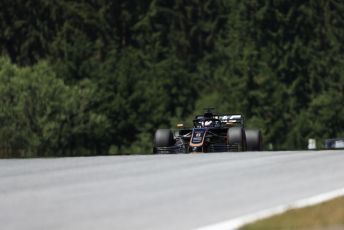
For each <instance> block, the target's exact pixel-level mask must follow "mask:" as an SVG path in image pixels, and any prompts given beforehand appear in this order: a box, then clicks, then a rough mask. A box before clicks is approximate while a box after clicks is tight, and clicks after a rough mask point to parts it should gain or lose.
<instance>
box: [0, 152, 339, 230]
mask: <svg viewBox="0 0 344 230" xmlns="http://www.w3.org/2000/svg"><path fill="white" fill-rule="evenodd" d="M341 188H344V151H343V150H337V151H303V152H260V153H257V152H247V153H216V154H214V153H209V154H179V155H147V156H144V155H141V156H113V157H81V158H79V157H75V158H57V159H14V160H0V226H1V229H2V230H11V229H16V230H22V229H25V230H47V229H49V230H57V229H70V230H76V229H80V230H81V229H82V230H88V229H90V230H91V229H92V230H93V229H97V230H103V229H111V230H125V229H147V230H154V229H173V230H174V229H196V228H201V227H204V226H208V225H212V224H216V223H218V222H222V221H226V220H230V219H232V218H236V217H240V216H242V215H246V214H250V213H254V212H257V211H260V210H263V209H267V208H273V207H275V206H278V205H281V204H288V203H290V202H293V201H296V200H299V199H303V198H307V197H310V196H314V195H317V194H321V193H326V192H329V191H333V190H336V189H341Z"/></svg>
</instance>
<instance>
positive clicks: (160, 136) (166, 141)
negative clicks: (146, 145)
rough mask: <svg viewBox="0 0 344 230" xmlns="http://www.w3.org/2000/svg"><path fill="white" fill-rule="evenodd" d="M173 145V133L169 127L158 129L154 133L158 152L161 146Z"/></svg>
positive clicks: (155, 146) (155, 148)
mask: <svg viewBox="0 0 344 230" xmlns="http://www.w3.org/2000/svg"><path fill="white" fill-rule="evenodd" d="M172 145H173V134H172V132H171V130H169V129H158V130H157V131H156V132H155V135H154V149H153V152H154V153H156V152H157V148H159V147H170V146H172Z"/></svg>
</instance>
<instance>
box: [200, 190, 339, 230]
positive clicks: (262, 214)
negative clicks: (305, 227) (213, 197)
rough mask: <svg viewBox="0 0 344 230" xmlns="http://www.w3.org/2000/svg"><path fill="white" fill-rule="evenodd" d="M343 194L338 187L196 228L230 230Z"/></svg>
mask: <svg viewBox="0 0 344 230" xmlns="http://www.w3.org/2000/svg"><path fill="white" fill-rule="evenodd" d="M343 195H344V188H342V189H338V190H335V191H332V192H327V193H323V194H320V195H316V196H313V197H309V198H305V199H302V200H298V201H296V202H292V203H289V204H286V205H280V206H278V207H275V208H270V209H266V210H263V211H259V212H256V213H252V214H248V215H244V216H241V217H238V218H234V219H231V220H228V221H223V222H219V223H217V224H213V225H209V226H205V227H201V228H198V229H197V230H232V229H238V228H240V227H242V226H243V225H245V224H248V223H252V222H254V221H257V220H260V219H264V218H267V217H270V216H273V215H278V214H281V213H283V212H285V211H287V210H289V209H293V208H303V207H307V206H311V205H315V204H319V203H322V202H324V201H327V200H331V199H334V198H336V197H339V196H343Z"/></svg>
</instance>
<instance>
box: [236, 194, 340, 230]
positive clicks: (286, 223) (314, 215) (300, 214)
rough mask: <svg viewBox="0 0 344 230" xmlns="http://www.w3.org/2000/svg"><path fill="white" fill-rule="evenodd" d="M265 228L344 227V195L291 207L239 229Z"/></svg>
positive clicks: (328, 229) (335, 229)
mask: <svg viewBox="0 0 344 230" xmlns="http://www.w3.org/2000/svg"><path fill="white" fill-rule="evenodd" d="M260 229H261V230H263V229H264V230H267V229H316V230H322V229H326V230H337V229H338V230H339V229H344V197H340V198H336V199H333V200H331V201H327V202H324V203H321V204H318V205H315V206H310V207H306V208H300V209H291V210H289V211H287V212H285V213H283V214H280V215H276V216H273V217H270V218H267V219H263V220H260V221H257V222H254V223H251V224H248V225H245V226H243V227H242V228H240V230H260Z"/></svg>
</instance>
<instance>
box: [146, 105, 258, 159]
mask: <svg viewBox="0 0 344 230" xmlns="http://www.w3.org/2000/svg"><path fill="white" fill-rule="evenodd" d="M213 111H214V109H213V108H207V109H206V111H205V113H204V114H203V115H197V116H196V117H195V119H194V120H193V127H192V128H184V125H183V124H178V125H177V127H178V129H177V130H174V131H173V132H172V130H170V129H158V130H157V131H156V132H155V136H154V147H153V152H154V153H192V152H229V151H261V150H262V148H263V144H262V134H261V132H260V130H257V129H245V127H244V116H243V115H241V114H225V115H218V114H214V113H213Z"/></svg>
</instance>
